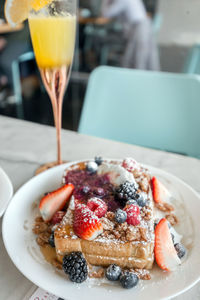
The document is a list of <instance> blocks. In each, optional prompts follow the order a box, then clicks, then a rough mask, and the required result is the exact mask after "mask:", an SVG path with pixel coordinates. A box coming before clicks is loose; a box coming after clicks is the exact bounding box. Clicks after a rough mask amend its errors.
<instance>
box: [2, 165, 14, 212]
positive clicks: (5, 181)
mask: <svg viewBox="0 0 200 300" xmlns="http://www.w3.org/2000/svg"><path fill="white" fill-rule="evenodd" d="M12 195H13V186H12V183H11V182H10V179H9V178H8V176H7V175H6V173H5V172H4V171H3V169H2V168H0V217H1V216H2V215H3V214H4V212H5V210H6V208H7V206H8V203H9V201H10V200H11V198H12Z"/></svg>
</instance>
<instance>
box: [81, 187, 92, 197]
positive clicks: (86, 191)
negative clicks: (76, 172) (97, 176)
mask: <svg viewBox="0 0 200 300" xmlns="http://www.w3.org/2000/svg"><path fill="white" fill-rule="evenodd" d="M80 190H81V193H82V194H84V195H87V194H88V193H89V191H90V187H89V186H88V185H84V186H83V187H81V189H80Z"/></svg>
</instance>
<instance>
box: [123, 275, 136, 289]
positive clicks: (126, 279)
mask: <svg viewBox="0 0 200 300" xmlns="http://www.w3.org/2000/svg"><path fill="white" fill-rule="evenodd" d="M138 281H139V278H138V276H137V275H136V274H135V273H132V272H129V271H125V272H124V273H123V274H122V276H121V277H120V283H121V285H122V287H123V288H124V289H131V288H132V287H134V286H136V285H137V284H138Z"/></svg>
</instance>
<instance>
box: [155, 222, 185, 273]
mask: <svg viewBox="0 0 200 300" xmlns="http://www.w3.org/2000/svg"><path fill="white" fill-rule="evenodd" d="M154 253H155V259H156V262H157V264H158V266H159V267H160V268H161V269H163V270H166V271H173V270H175V269H176V268H177V266H178V265H180V264H181V261H180V259H179V257H178V255H177V252H176V249H175V248H174V244H173V241H172V236H171V233H170V230H169V226H168V222H167V220H166V219H165V218H163V219H161V220H160V222H159V223H158V225H157V226H156V228H155V248H154Z"/></svg>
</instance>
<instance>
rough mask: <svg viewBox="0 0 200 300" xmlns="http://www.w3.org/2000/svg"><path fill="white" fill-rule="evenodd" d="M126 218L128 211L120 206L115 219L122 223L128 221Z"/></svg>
mask: <svg viewBox="0 0 200 300" xmlns="http://www.w3.org/2000/svg"><path fill="white" fill-rule="evenodd" d="M126 219H127V213H126V212H125V211H124V210H122V209H120V208H118V209H117V210H116V212H115V221H116V222H117V223H119V224H122V223H124V222H126Z"/></svg>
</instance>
